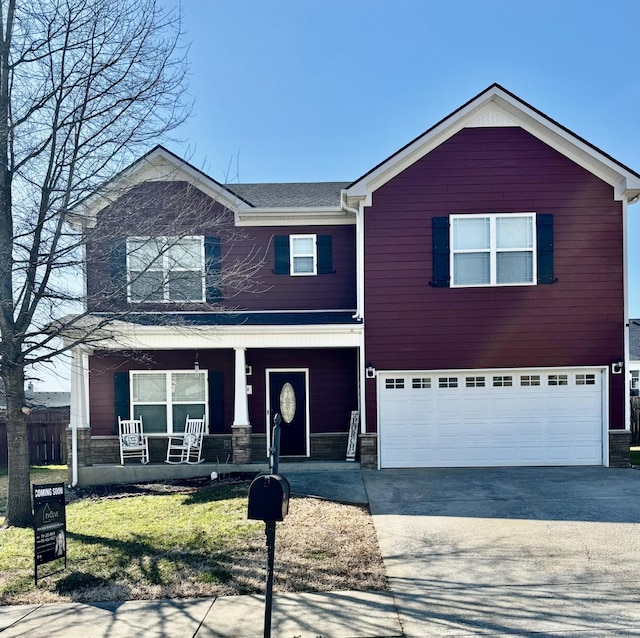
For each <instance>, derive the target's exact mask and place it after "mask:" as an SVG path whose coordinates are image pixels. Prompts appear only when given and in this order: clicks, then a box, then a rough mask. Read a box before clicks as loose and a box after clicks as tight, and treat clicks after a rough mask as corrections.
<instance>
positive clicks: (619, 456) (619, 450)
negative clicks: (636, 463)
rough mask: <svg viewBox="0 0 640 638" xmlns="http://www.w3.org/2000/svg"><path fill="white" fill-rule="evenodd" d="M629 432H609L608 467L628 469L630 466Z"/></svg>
mask: <svg viewBox="0 0 640 638" xmlns="http://www.w3.org/2000/svg"><path fill="white" fill-rule="evenodd" d="M630 447H631V432H630V431H629V430H609V467H629V466H630V465H631V454H630V451H629V448H630Z"/></svg>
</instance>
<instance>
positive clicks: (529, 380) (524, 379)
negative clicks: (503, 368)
mask: <svg viewBox="0 0 640 638" xmlns="http://www.w3.org/2000/svg"><path fill="white" fill-rule="evenodd" d="M520 385H521V386H522V387H533V386H536V387H537V386H539V385H540V375H539V374H523V375H521V376H520Z"/></svg>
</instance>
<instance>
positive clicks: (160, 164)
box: [69, 148, 251, 226]
mask: <svg viewBox="0 0 640 638" xmlns="http://www.w3.org/2000/svg"><path fill="white" fill-rule="evenodd" d="M150 181H156V182H157V181H162V182H176V181H184V182H188V183H189V184H191V185H192V186H195V187H196V188H198V189H199V190H201V191H202V192H203V193H205V194H206V195H208V196H209V197H211V198H212V199H215V200H216V201H217V202H219V203H220V204H222V205H223V206H225V207H226V208H229V209H231V210H234V211H235V210H240V209H243V208H247V209H249V210H250V209H251V207H250V206H249V205H248V204H246V203H245V202H243V201H242V200H241V199H240V198H239V197H238V196H237V195H235V194H234V193H232V192H231V191H229V190H227V189H226V188H225V187H224V186H223V185H222V184H220V183H218V182H216V180H214V179H212V178H210V177H208V176H207V175H205V174H204V173H202V172H201V171H199V170H197V169H196V168H195V167H194V166H192V165H191V164H189V163H188V162H185V161H184V160H181V159H179V158H178V157H176V156H175V155H173V154H172V153H169V152H168V151H167V150H166V149H163V148H157V149H154V150H153V151H151V153H149V154H148V155H145V156H144V157H143V158H141V159H140V160H138V161H137V162H135V163H134V164H132V165H131V166H130V167H129V168H126V169H125V170H124V171H122V173H120V174H119V175H117V176H116V177H115V178H114V179H113V180H112V181H110V182H107V183H106V184H105V186H104V188H101V189H99V190H98V191H97V192H96V193H94V194H93V195H91V196H89V197H88V198H87V199H85V200H83V201H82V202H80V203H79V204H77V205H76V206H75V207H74V208H73V211H72V213H71V214H70V216H69V217H70V223H72V224H73V223H74V220H77V222H80V221H84V223H85V224H87V225H88V226H92V225H93V224H95V217H96V215H97V213H98V211H100V210H101V209H102V208H104V207H105V206H108V205H109V204H112V203H113V202H114V201H115V200H116V199H117V197H119V196H120V195H122V193H123V192H125V191H127V190H129V189H130V188H132V187H133V186H136V185H138V184H141V183H143V182H150Z"/></svg>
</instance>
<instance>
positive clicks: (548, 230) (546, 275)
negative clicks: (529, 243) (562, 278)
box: [536, 214, 558, 284]
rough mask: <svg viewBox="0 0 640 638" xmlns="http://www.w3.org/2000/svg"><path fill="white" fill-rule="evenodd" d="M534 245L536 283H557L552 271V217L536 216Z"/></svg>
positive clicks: (545, 215)
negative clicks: (536, 260)
mask: <svg viewBox="0 0 640 638" xmlns="http://www.w3.org/2000/svg"><path fill="white" fill-rule="evenodd" d="M536 243H537V258H538V283H539V284H553V283H555V282H556V281H558V280H557V279H556V278H555V276H554V271H553V215H549V214H542V215H540V214H538V215H536Z"/></svg>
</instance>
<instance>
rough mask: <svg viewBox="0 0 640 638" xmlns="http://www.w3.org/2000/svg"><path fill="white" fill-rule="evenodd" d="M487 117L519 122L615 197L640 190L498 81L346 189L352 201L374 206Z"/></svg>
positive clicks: (637, 182)
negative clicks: (378, 194) (383, 191)
mask: <svg viewBox="0 0 640 638" xmlns="http://www.w3.org/2000/svg"><path fill="white" fill-rule="evenodd" d="M483 119H484V120H485V121H486V120H491V119H493V120H494V121H501V122H502V124H501V125H512V126H520V127H521V128H523V129H524V130H526V131H528V132H529V133H531V134H532V135H533V136H534V137H536V138H538V139H539V140H541V141H542V142H544V143H546V144H548V145H549V146H551V147H552V148H554V149H555V150H557V151H558V152H560V153H562V154H563V155H565V156H566V157H568V158H569V159H571V160H573V161H574V162H576V163H577V164H579V165H580V166H582V167H583V168H585V169H586V170H588V171H589V172H591V173H593V174H594V175H596V176H597V177H599V178H600V179H602V180H604V181H605V182H607V183H608V184H610V185H611V186H612V187H613V188H614V194H615V197H616V199H623V198H626V199H627V200H629V201H630V200H631V199H633V198H634V197H635V196H637V195H638V193H640V179H639V178H638V176H636V175H634V174H633V173H632V172H630V171H627V170H625V169H624V168H623V167H621V166H620V165H618V164H617V163H615V162H614V161H612V160H611V159H609V158H608V157H606V156H605V155H603V154H602V153H599V152H598V151H596V150H595V149H594V148H592V147H590V146H589V145H587V144H585V143H584V142H582V141H581V140H580V139H578V138H577V137H575V136H574V135H571V134H570V133H568V132H567V131H565V130H564V129H563V128H561V127H560V126H558V125H556V124H554V123H553V122H552V121H551V120H548V119H547V118H546V117H543V116H542V115H540V114H539V113H537V112H536V111H534V110H533V109H531V108H529V107H528V106H526V105H525V104H523V103H522V102H520V101H518V100H516V99H514V98H513V97H512V96H511V95H509V94H507V93H505V92H504V91H503V90H501V89H500V88H498V87H492V88H491V89H490V90H489V91H487V92H486V93H483V94H482V95H480V96H479V97H478V98H477V99H476V100H474V101H473V102H470V103H469V104H467V105H466V106H465V107H464V108H462V109H460V110H459V111H457V112H456V113H455V114H454V115H452V116H451V117H449V118H447V119H445V120H444V121H442V122H441V123H440V124H439V125H437V126H435V127H434V128H433V129H431V130H429V131H428V132H427V133H425V134H424V135H422V136H421V137H419V138H418V139H416V140H415V141H414V142H413V143H410V144H409V145H408V146H407V147H406V148H405V149H403V150H402V151H401V152H400V153H398V154H396V155H394V156H392V157H391V158H389V160H387V161H386V162H383V163H382V164H381V165H380V166H378V168H376V169H375V170H374V171H372V172H371V173H369V174H368V175H365V176H364V177H363V178H362V179H361V180H359V181H358V182H356V183H354V184H353V185H352V186H351V187H350V188H348V189H346V193H347V198H348V201H349V203H350V205H353V204H352V203H351V202H352V201H354V198H364V199H365V205H366V206H371V203H372V194H373V191H375V190H376V189H378V188H380V186H382V185H383V184H385V183H386V182H388V181H389V180H391V179H392V178H393V177H395V176H396V175H398V174H399V173H401V172H402V171H403V170H405V169H406V168H407V167H409V166H411V165H412V164H413V163H415V162H416V161H418V160H419V159H420V158H421V157H423V156H424V155H426V154H428V153H429V152H431V151H432V150H433V149H435V148H436V147H437V146H439V145H440V144H442V143H443V142H445V141H446V140H448V139H449V138H450V137H452V136H453V135H455V134H456V133H457V132H459V131H460V130H462V129H463V128H465V127H471V126H483V125H484V123H483Z"/></svg>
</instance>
